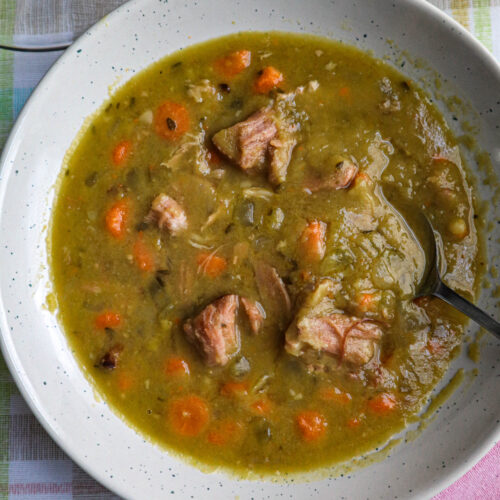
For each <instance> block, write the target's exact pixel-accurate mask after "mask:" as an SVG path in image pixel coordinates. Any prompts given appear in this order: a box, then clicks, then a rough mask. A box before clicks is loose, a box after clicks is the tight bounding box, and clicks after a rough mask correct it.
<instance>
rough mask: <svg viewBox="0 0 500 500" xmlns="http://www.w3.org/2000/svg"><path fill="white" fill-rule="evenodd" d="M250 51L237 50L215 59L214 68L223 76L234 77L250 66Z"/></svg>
mask: <svg viewBox="0 0 500 500" xmlns="http://www.w3.org/2000/svg"><path fill="white" fill-rule="evenodd" d="M251 62H252V53H251V52H250V51H249V50H237V51H236V52H231V54H228V55H227V56H224V57H220V58H219V59H216V60H215V63H214V67H215V70H216V71H217V72H218V73H220V74H221V75H222V76H224V77H225V78H234V77H235V76H236V75H239V74H240V73H241V72H242V71H243V70H244V69H246V68H248V66H250V63H251Z"/></svg>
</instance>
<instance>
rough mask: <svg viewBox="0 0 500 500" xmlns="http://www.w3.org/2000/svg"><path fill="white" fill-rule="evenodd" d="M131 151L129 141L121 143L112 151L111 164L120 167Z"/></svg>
mask: <svg viewBox="0 0 500 500" xmlns="http://www.w3.org/2000/svg"><path fill="white" fill-rule="evenodd" d="M131 150H132V143H131V142H130V141H121V142H119V143H118V144H117V145H116V146H115V148H114V149H113V163H114V164H115V165H117V166H118V165H121V164H122V163H124V162H125V160H126V159H127V157H128V156H129V154H130V152H131Z"/></svg>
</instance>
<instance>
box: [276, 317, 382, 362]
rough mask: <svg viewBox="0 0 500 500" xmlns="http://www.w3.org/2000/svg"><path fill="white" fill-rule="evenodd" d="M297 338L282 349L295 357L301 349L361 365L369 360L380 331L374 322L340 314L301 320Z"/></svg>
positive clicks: (298, 324) (380, 334)
mask: <svg viewBox="0 0 500 500" xmlns="http://www.w3.org/2000/svg"><path fill="white" fill-rule="evenodd" d="M297 330H298V337H297V338H296V339H295V341H293V342H292V341H288V339H287V343H286V345H285V349H286V350H287V352H289V353H290V354H293V355H295V356H297V355H300V354H301V351H302V350H303V349H304V348H309V349H314V350H316V351H322V352H328V353H330V354H334V355H335V356H338V357H339V358H340V359H341V360H342V361H348V362H349V363H352V364H355V365H364V364H366V363H368V361H370V359H372V357H373V354H374V352H375V343H376V342H377V341H378V340H380V338H381V337H382V330H381V329H380V327H379V326H378V325H377V324H376V323H374V322H373V321H369V320H363V319H360V318H356V317H354V316H347V315H345V314H341V313H334V314H330V315H329V316H322V317H318V318H303V319H302V320H300V321H299V322H298V323H297Z"/></svg>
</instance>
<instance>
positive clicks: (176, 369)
mask: <svg viewBox="0 0 500 500" xmlns="http://www.w3.org/2000/svg"><path fill="white" fill-rule="evenodd" d="M165 373H166V374H167V375H171V376H176V377H178V376H181V375H189V374H190V373H191V371H190V370H189V364H188V362H187V361H185V360H184V359H182V358H169V359H167V361H166V362H165Z"/></svg>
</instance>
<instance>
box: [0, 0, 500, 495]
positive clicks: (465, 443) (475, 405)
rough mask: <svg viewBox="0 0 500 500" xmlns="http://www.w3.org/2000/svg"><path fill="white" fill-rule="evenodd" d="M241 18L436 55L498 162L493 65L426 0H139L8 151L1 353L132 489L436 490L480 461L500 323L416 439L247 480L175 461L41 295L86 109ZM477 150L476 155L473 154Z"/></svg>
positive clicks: (498, 106)
mask: <svg viewBox="0 0 500 500" xmlns="http://www.w3.org/2000/svg"><path fill="white" fill-rule="evenodd" d="M240 30H261V31H262V30H282V31H294V32H309V33H314V34H320V35H325V36H329V37H332V38H335V39H339V40H342V41H343V42H345V43H348V44H353V45H356V46H358V47H360V48H362V49H365V50H372V51H373V52H374V54H375V55H376V56H379V57H384V56H385V57H387V59H388V61H389V62H392V63H393V64H396V63H397V65H401V64H402V62H403V61H404V62H405V64H404V68H403V71H404V72H405V73H406V74H408V75H409V76H410V77H412V78H415V79H416V80H417V81H419V82H420V84H421V85H425V84H427V90H428V91H429V92H432V88H433V82H434V76H432V75H433V74H432V71H430V70H429V68H434V69H435V70H438V72H439V73H440V74H441V77H442V79H443V81H444V82H445V85H444V86H443V88H442V89H441V93H442V95H443V97H444V98H446V97H447V96H452V95H457V96H458V97H460V98H462V99H463V100H464V101H465V102H466V103H468V104H469V105H470V107H471V108H472V109H473V110H475V112H474V111H470V113H469V115H468V116H467V118H468V119H469V120H470V121H471V123H473V124H474V125H475V126H476V127H477V130H478V132H477V134H476V138H477V142H478V144H479V146H480V147H481V148H482V149H484V150H486V151H489V153H490V155H491V159H492V161H493V163H494V169H495V171H496V173H497V174H496V175H497V178H498V177H500V151H499V149H498V147H499V146H500V130H499V124H500V93H499V91H498V89H499V88H500V68H499V66H498V64H497V63H496V62H495V61H494V59H493V58H492V57H491V56H490V55H489V54H488V53H487V51H486V50H485V49H484V48H483V47H482V46H480V45H479V43H478V42H476V41H475V40H473V39H472V38H471V37H470V35H468V34H467V33H466V32H465V31H464V30H463V29H462V28H461V27H460V26H459V25H458V24H456V23H455V22H453V21H452V20H451V19H449V18H447V17H445V16H444V15H443V14H442V13H441V12H439V11H438V10H437V9H435V8H434V7H432V6H430V5H429V4H427V3H426V2H424V1H423V0H420V1H417V0H407V1H403V0H397V1H389V0H359V2H355V1H352V0H345V1H344V0H337V1H328V0H308V1H304V0H252V1H243V0H242V1H237V0H218V1H217V2H213V1H208V0H200V1H198V2H196V1H188V0H182V1H181V0H169V1H168V2H167V1H160V0H137V1H133V2H130V3H128V4H126V5H124V6H123V7H121V8H120V9H118V10H117V11H115V12H114V13H113V14H111V15H110V16H108V17H107V18H106V19H105V20H103V21H101V22H99V23H98V24H97V25H96V26H95V27H93V28H92V29H91V30H90V31H89V32H88V33H86V34H85V35H84V36H82V38H81V39H80V40H78V42H77V43H75V44H74V45H73V46H72V47H71V48H70V49H68V51H67V52H66V53H65V54H64V56H63V57H61V59H60V60H59V61H58V62H57V64H56V65H55V66H54V67H53V68H52V69H51V71H50V72H49V74H48V75H47V76H46V77H45V78H44V79H43V81H42V82H41V84H40V85H39V86H38V88H37V89H36V91H35V92H34V94H33V96H32V97H31V98H30V100H29V102H28V104H27V105H26V107H25V108H24V110H23V111H22V113H21V116H20V117H19V119H18V121H17V123H16V126H15V127H14V129H13V131H12V134H11V136H10V140H9V142H8V144H7V146H6V148H5V150H4V153H3V156H2V161H1V171H0V208H1V215H0V242H1V245H0V266H1V274H0V328H1V330H2V338H1V342H2V350H3V353H4V355H5V358H6V360H7V362H8V365H9V367H10V370H11V372H12V374H13V376H14V378H15V379H16V382H17V384H18V386H19V388H20V390H21V392H22V394H23V395H24V397H25V398H26V400H27V401H28V403H29V404H30V406H31V408H32V410H33V411H34V413H35V414H36V416H37V417H38V419H39V420H40V422H41V423H42V424H43V426H44V427H45V428H46V429H47V431H48V432H49V433H50V434H51V435H52V437H53V438H54V439H55V440H56V441H57V442H58V443H59V444H60V445H61V447H62V448H63V449H64V450H65V451H66V452H67V453H68V455H69V456H70V457H71V458H73V459H74V460H75V461H76V462H78V464H79V465H81V466H82V467H83V468H84V469H86V470H87V471H88V472H89V473H90V474H92V475H93V476H94V477H95V478H96V479H98V480H99V481H100V482H102V483H103V484H104V485H106V486H107V487H108V488H110V489H111V490H113V491H115V492H116V493H118V494H119V495H121V496H123V497H126V498H137V499H144V498H148V499H155V498H169V497H175V498H204V499H207V500H208V499H210V498H214V499H221V498H235V497H239V498H241V499H247V498H248V499H249V498H275V497H286V498H324V499H332V498H350V499H353V498H370V499H377V498H407V497H420V498H429V497H430V496H431V495H432V494H434V493H437V492H438V491H439V490H441V489H443V488H444V487H445V486H447V485H448V484H449V483H451V482H452V481H453V480H455V479H457V478H458V477H459V476H460V475H461V474H463V473H464V472H465V471H466V470H467V469H468V468H470V467H472V465H474V463H475V462H476V461H478V460H479V459H480V458H481V456H482V455H483V454H484V453H486V452H487V451H488V449H490V447H491V446H492V445H493V444H494V443H495V441H496V439H497V438H498V435H499V424H498V422H499V421H498V415H500V398H499V397H498V382H497V380H498V379H497V376H498V373H499V371H498V370H499V369H500V367H499V364H498V361H499V357H500V343H499V342H497V341H496V340H494V339H493V338H492V337H490V336H486V337H485V338H484V339H483V341H482V344H481V360H480V362H479V363H478V364H477V365H475V364H474V363H472V361H470V360H468V359H467V357H466V356H465V355H462V356H461V357H459V358H458V359H457V360H456V361H455V362H454V363H453V365H452V367H451V369H450V371H449V373H448V379H449V378H450V377H451V375H453V374H454V373H455V372H456V370H457V369H458V368H460V367H463V368H465V369H466V370H471V369H473V368H475V367H477V368H478V376H477V377H476V378H475V379H473V380H472V381H469V383H465V384H463V385H462V386H461V388H460V389H459V390H458V391H456V392H455V393H454V394H453V396H452V397H451V398H450V399H449V400H448V401H447V402H446V403H445V405H444V406H443V407H442V408H440V410H439V411H438V412H437V414H436V418H435V419H434V420H433V421H432V423H431V424H430V425H429V426H428V428H427V429H426V430H425V431H424V432H423V433H422V434H420V436H419V437H417V439H415V440H414V441H410V442H408V443H403V444H401V445H399V446H397V447H396V448H394V449H393V450H392V452H391V454H390V456H389V457H388V458H387V459H385V460H384V461H382V462H379V463H375V464H373V465H370V466H368V467H365V468H362V469H358V470H357V471H355V472H353V473H352V474H350V475H344V476H343V477H337V478H330V479H324V480H317V481H314V482H312V483H302V484H300V482H297V481H290V480H288V481H286V480H285V481H283V482H271V481H247V480H237V479H235V478H233V477H231V476H228V475H227V474H225V473H223V472H220V473H211V474H206V473H203V472H200V471H199V470H197V469H196V468H193V467H191V466H189V465H187V464H185V463H184V462H182V461H179V460H178V459H176V458H175V457H172V456H171V455H170V454H169V453H168V452H166V451H164V450H161V449H159V448H158V447H156V446H154V445H152V444H151V443H149V442H148V441H147V440H145V439H144V438H143V437H141V436H140V435H138V434H137V433H136V432H135V431H134V430H133V429H131V428H129V427H128V426H127V425H126V424H125V423H124V422H123V421H122V420H121V419H120V418H118V417H117V416H116V415H115V414H114V413H113V412H112V411H111V410H110V409H109V408H108V406H107V405H106V404H105V403H104V402H102V401H97V400H96V398H95V395H94V392H93V389H92V388H91V386H90V385H89V383H88V381H87V380H86V378H85V377H84V376H83V374H82V371H81V369H80V367H79V366H78V365H77V363H76V362H75V360H74V358H73V356H72V355H71V352H70V350H69V349H68V345H67V342H66V339H65V337H64V334H63V333H62V331H61V329H60V326H59V325H58V323H57V319H56V317H55V316H54V315H53V314H51V313H50V312H49V311H48V310H47V309H46V308H45V307H44V305H43V304H44V302H45V299H46V295H47V293H48V291H49V289H50V287H49V280H48V271H47V248H46V236H47V225H48V222H49V220H50V211H51V205H52V202H53V197H54V183H55V181H56V178H57V176H58V174H59V171H60V168H61V165H62V161H63V157H64V155H65V153H66V151H67V149H68V148H69V146H70V145H71V143H72V141H73V139H74V138H75V136H76V134H77V133H78V131H79V129H80V127H81V126H82V124H83V123H84V120H85V118H86V117H87V116H89V115H90V114H91V113H93V112H94V111H95V110H96V109H97V108H98V107H99V106H100V105H101V104H102V103H103V101H104V100H105V99H106V98H107V96H108V86H109V85H110V84H116V83H120V84H121V83H124V82H125V81H126V80H127V79H129V78H130V77H132V76H133V75H134V74H135V73H136V72H137V71H139V70H141V69H142V68H145V67H146V66H148V65H149V64H150V63H152V62H153V61H156V60H158V59H159V58H161V57H162V56H164V55H166V54H168V53H170V52H172V51H174V50H177V49H179V48H181V47H185V46H187V45H190V44H192V43H194V42H199V41H202V40H206V39H209V38H213V37H216V36H219V35H223V34H227V33H232V32H235V31H240ZM387 40H392V41H394V42H395V43H394V45H391V43H389V42H388V41H387ZM418 58H421V59H422V60H423V61H425V62H426V64H427V65H428V66H429V68H427V69H425V65H424V68H423V67H420V68H419V67H416V66H414V65H413V64H412V62H411V61H412V60H416V59H418ZM442 102H443V101H442V100H441V101H439V102H438V103H439V104H440V105H441V107H443V106H442ZM443 112H444V113H445V115H446V116H447V118H448V121H449V123H450V125H451V126H452V127H455V130H457V132H459V128H458V127H459V126H460V123H461V119H462V118H463V115H461V114H460V113H458V111H455V115H456V116H457V117H458V118H459V119H458V121H456V120H453V119H452V115H451V113H450V111H448V110H446V109H445V108H444V107H443ZM476 112H477V113H476ZM495 148H496V149H495ZM464 153H465V156H469V158H471V156H470V155H467V153H466V152H464ZM469 165H470V166H472V167H473V168H474V162H473V161H469ZM476 170H477V169H476ZM477 172H478V173H479V170H477ZM479 177H481V176H480V175H479ZM480 189H481V193H482V197H483V199H486V200H491V198H492V194H493V189H492V188H491V186H488V185H483V184H481V186H480ZM497 200H498V198H497ZM490 205H491V206H490V211H489V217H490V220H492V221H494V222H495V223H494V227H493V229H492V231H491V233H490V235H489V236H490V238H489V241H488V246H489V248H488V251H489V256H490V264H491V265H492V266H495V267H497V266H498V256H499V255H500V252H499V243H498V242H499V241H500V240H499V231H500V224H497V221H498V220H499V219H500V213H499V212H500V207H499V206H498V205H499V204H498V201H497V203H496V205H497V206H496V207H495V206H493V205H494V204H492V203H490ZM494 210H496V213H493V211H494ZM493 231H494V232H495V234H493ZM492 281H493V286H492V287H491V288H489V289H485V290H484V291H483V293H482V296H481V300H480V304H481V305H482V306H483V307H486V308H488V309H489V310H490V311H493V312H495V314H496V317H497V318H498V316H499V311H498V309H495V308H497V307H498V304H497V302H498V299H494V298H492V297H491V292H492V290H493V289H494V288H495V287H496V286H498V284H499V282H498V278H495V279H492ZM495 281H496V283H495ZM475 330H476V329H475V328H474V327H471V329H470V331H471V332H472V333H474V332H475ZM465 350H466V349H464V351H465ZM443 383H445V381H444V382H443Z"/></svg>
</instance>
